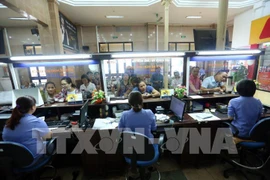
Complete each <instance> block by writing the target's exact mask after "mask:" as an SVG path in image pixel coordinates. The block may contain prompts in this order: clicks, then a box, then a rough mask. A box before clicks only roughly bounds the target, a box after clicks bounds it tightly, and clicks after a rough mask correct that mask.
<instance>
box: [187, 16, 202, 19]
mask: <svg viewBox="0 0 270 180" xmlns="http://www.w3.org/2000/svg"><path fill="white" fill-rule="evenodd" d="M186 18H188V19H200V18H202V16H186Z"/></svg>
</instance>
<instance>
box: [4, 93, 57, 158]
mask: <svg viewBox="0 0 270 180" xmlns="http://www.w3.org/2000/svg"><path fill="white" fill-rule="evenodd" d="M35 111H36V100H35V98H33V97H32V96H22V97H19V98H18V99H17V100H16V107H15V108H14V109H13V111H12V115H11V117H10V119H8V120H7V122H6V125H5V127H4V129H3V139H4V141H12V142H16V143H20V144H22V145H24V146H25V147H27V148H28V149H29V150H30V151H31V152H32V154H33V156H34V158H35V159H39V158H40V157H41V155H42V154H44V153H45V151H44V150H45V148H46V146H45V145H46V144H45V143H44V142H45V141H43V140H45V139H47V138H51V137H52V132H51V131H50V130H49V128H48V126H47V124H46V123H45V121H43V120H41V119H39V118H37V117H35V116H33V115H32V114H33V113H34V112H35Z"/></svg>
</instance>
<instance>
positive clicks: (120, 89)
mask: <svg viewBox="0 0 270 180" xmlns="http://www.w3.org/2000/svg"><path fill="white" fill-rule="evenodd" d="M129 79H130V78H129V74H127V73H124V74H123V75H122V79H121V81H120V83H118V84H117V92H116V96H124V97H128V95H129V93H130V92H131V91H132V87H133V86H132V84H131V82H130V80H129Z"/></svg>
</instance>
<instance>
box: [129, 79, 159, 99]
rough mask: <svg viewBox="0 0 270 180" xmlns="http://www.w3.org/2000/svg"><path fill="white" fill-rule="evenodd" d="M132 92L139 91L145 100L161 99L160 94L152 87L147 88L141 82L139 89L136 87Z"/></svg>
mask: <svg viewBox="0 0 270 180" xmlns="http://www.w3.org/2000/svg"><path fill="white" fill-rule="evenodd" d="M132 91H139V92H140V93H141V94H142V97H143V98H150V97H159V96H160V93H159V92H158V91H157V90H156V89H154V88H153V87H152V86H147V85H146V83H145V82H144V81H140V82H139V84H138V87H135V88H134V89H133V90H132Z"/></svg>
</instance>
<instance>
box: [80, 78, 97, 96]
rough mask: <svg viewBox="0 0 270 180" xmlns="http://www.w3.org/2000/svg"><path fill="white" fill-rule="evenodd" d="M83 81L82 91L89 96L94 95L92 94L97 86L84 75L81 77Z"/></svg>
mask: <svg viewBox="0 0 270 180" xmlns="http://www.w3.org/2000/svg"><path fill="white" fill-rule="evenodd" d="M81 80H82V83H83V84H82V85H81V86H80V91H81V92H84V93H87V94H89V95H90V94H92V92H93V91H94V90H96V86H95V84H94V83H91V81H90V79H89V78H88V76H87V75H86V74H83V75H82V76H81Z"/></svg>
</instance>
